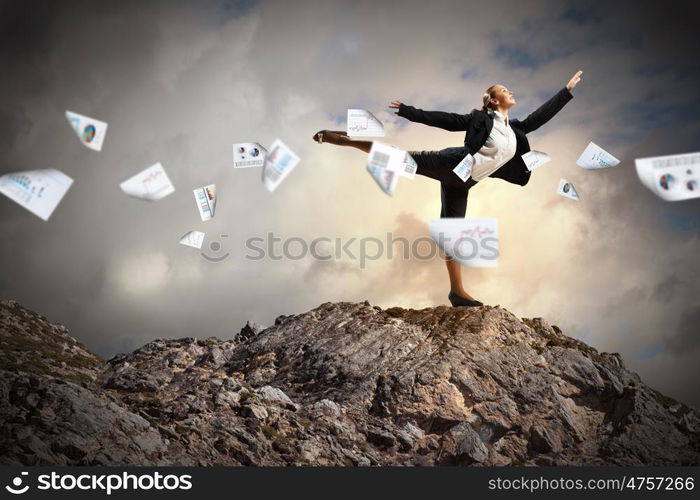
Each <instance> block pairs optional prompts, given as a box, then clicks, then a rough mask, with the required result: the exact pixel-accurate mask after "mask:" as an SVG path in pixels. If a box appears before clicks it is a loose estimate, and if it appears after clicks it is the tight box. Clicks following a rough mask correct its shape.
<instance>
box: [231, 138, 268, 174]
mask: <svg viewBox="0 0 700 500" xmlns="http://www.w3.org/2000/svg"><path fill="white" fill-rule="evenodd" d="M266 154H267V149H265V148H264V147H262V146H261V145H260V144H258V143H257V142H241V143H239V144H234V145H233V168H251V167H262V166H263V165H265V155H266Z"/></svg>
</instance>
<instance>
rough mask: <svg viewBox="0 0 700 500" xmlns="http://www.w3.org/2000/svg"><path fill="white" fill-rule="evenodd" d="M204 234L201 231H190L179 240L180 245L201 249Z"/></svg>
mask: <svg viewBox="0 0 700 500" xmlns="http://www.w3.org/2000/svg"><path fill="white" fill-rule="evenodd" d="M204 234H205V233H203V232H201V231H190V232H189V233H187V234H186V235H184V236H183V237H182V238H180V245H186V246H188V247H193V248H200V249H201V248H202V243H203V242H204Z"/></svg>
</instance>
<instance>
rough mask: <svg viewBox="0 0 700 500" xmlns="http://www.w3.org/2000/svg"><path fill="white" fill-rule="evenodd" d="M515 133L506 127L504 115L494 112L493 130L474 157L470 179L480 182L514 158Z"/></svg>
mask: <svg viewBox="0 0 700 500" xmlns="http://www.w3.org/2000/svg"><path fill="white" fill-rule="evenodd" d="M515 146H516V141H515V132H513V129H512V127H511V126H510V124H508V125H506V117H505V115H503V114H501V113H499V112H498V111H496V112H495V116H494V117H493V128H492V129H491V133H490V134H489V137H488V139H486V143H485V144H484V145H483V147H482V148H481V149H480V150H479V151H477V152H476V154H475V155H474V165H473V166H472V175H471V177H472V179H474V180H475V181H480V180H481V179H483V178H485V177H488V176H489V175H491V174H492V173H494V172H495V171H496V170H498V169H499V168H500V167H502V166H503V165H505V164H506V163H507V162H508V161H509V160H510V159H511V158H513V156H515Z"/></svg>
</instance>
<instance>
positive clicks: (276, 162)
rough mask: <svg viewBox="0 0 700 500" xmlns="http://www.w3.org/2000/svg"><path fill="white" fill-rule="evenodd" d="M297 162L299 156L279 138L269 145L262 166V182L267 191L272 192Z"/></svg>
mask: <svg viewBox="0 0 700 500" xmlns="http://www.w3.org/2000/svg"><path fill="white" fill-rule="evenodd" d="M298 163H299V157H298V156H297V155H295V154H294V152H293V151H292V150H291V149H289V148H288V147H287V146H286V145H285V143H283V142H282V141H281V140H279V139H275V142H273V143H272V146H270V151H269V152H268V153H267V154H266V155H265V165H264V166H263V183H264V184H265V187H266V188H267V190H268V191H270V192H273V191H274V190H275V189H277V188H278V187H279V185H280V184H281V183H282V181H283V180H284V179H285V178H286V177H287V176H288V175H289V173H290V172H291V171H292V170H293V169H294V167H296V166H297V164H298Z"/></svg>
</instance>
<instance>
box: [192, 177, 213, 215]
mask: <svg viewBox="0 0 700 500" xmlns="http://www.w3.org/2000/svg"><path fill="white" fill-rule="evenodd" d="M194 199H195V201H196V202H197V208H198V209H199V216H200V217H201V218H202V221H208V220H210V219H212V218H213V217H214V212H215V210H216V184H209V185H208V186H203V187H201V188H197V189H195V190H194Z"/></svg>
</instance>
